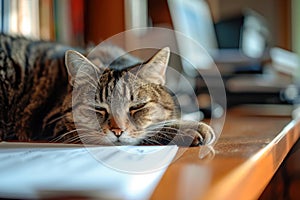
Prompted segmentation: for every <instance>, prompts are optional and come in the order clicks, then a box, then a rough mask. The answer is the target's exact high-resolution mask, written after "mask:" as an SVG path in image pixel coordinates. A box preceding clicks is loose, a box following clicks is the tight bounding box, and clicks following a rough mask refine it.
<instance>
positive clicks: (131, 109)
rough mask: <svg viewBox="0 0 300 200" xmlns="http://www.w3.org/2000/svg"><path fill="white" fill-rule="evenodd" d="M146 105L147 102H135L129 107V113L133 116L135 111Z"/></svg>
mask: <svg viewBox="0 0 300 200" xmlns="http://www.w3.org/2000/svg"><path fill="white" fill-rule="evenodd" d="M146 105H147V102H143V103H137V104H135V105H133V106H131V107H130V108H129V112H130V115H131V116H133V115H134V114H135V113H136V112H138V111H140V110H141V109H143V108H144V107H145V106H146Z"/></svg>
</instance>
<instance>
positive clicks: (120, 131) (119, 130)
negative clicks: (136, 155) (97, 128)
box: [111, 128, 123, 138]
mask: <svg viewBox="0 0 300 200" xmlns="http://www.w3.org/2000/svg"><path fill="white" fill-rule="evenodd" d="M111 131H112V132H113V133H114V134H115V136H116V137H117V138H118V137H120V136H121V135H122V133H123V131H122V130H121V129H119V128H113V129H111Z"/></svg>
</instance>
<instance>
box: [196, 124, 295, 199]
mask: <svg viewBox="0 0 300 200" xmlns="http://www.w3.org/2000/svg"><path fill="white" fill-rule="evenodd" d="M299 137H300V120H298V121H295V120H292V121H291V122H290V123H289V124H288V125H287V126H285V127H284V128H283V129H282V131H281V132H280V133H279V134H278V135H277V136H276V137H275V138H274V139H273V140H272V141H271V142H270V143H269V144H268V145H267V146H265V147H264V148H262V149H261V150H260V151H258V152H257V153H256V154H254V155H253V156H252V157H251V158H250V159H249V160H248V161H246V162H245V163H243V164H242V165H241V166H239V167H238V168H237V169H235V170H233V171H232V172H231V173H230V174H228V175H227V176H226V177H225V178H224V179H223V180H221V181H220V182H219V183H218V184H216V185H215V186H213V187H211V188H210V189H209V190H208V191H207V192H206V195H205V196H204V197H201V199H208V200H210V199H213V200H215V199H237V200H239V199H257V198H258V197H259V196H260V195H261V193H262V192H263V190H264V188H265V187H266V185H267V184H268V183H269V181H270V180H271V178H272V176H273V175H274V174H275V172H276V170H277V169H278V168H279V166H280V164H281V163H282V161H283V160H284V158H285V157H286V155H287V154H288V152H289V151H290V149H291V148H292V147H293V145H294V144H295V143H296V141H297V140H298V139H299ZM258 179H259V180H258ZM241 185H242V187H241ZM237 188H238V189H237Z"/></svg>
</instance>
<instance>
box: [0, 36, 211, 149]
mask: <svg viewBox="0 0 300 200" xmlns="http://www.w3.org/2000/svg"><path fill="white" fill-rule="evenodd" d="M0 36H1V38H0V141H1V140H20V141H29V140H46V141H58V142H68V143H74V142H83V143H89V144H103V145H111V144H114V145H137V144H177V143H181V144H180V145H185V146H186V145H188V146H189V145H190V144H192V145H198V144H206V143H210V142H212V140H213V139H214V133H213V131H212V129H211V128H210V127H209V126H207V125H205V124H203V123H198V122H187V121H181V120H180V119H179V115H178V107H177V105H176V104H175V101H174V99H173V97H172V96H171V95H170V94H169V93H168V92H167V90H166V89H165V87H164V82H165V71H166V67H167V64H168V59H169V54H170V52H169V50H168V48H165V49H163V50H161V51H159V52H158V53H157V54H156V55H155V56H154V57H153V58H152V59H150V60H149V61H148V62H145V63H141V62H140V61H139V60H138V59H136V58H134V57H132V56H130V55H128V54H127V55H124V54H125V52H124V51H123V50H121V49H119V48H117V47H115V46H109V45H108V46H104V47H102V48H98V49H96V50H94V51H92V52H91V53H90V57H89V58H90V60H88V59H86V58H85V57H84V56H82V55H81V54H80V53H78V52H76V51H67V53H66V56H64V55H65V52H66V50H67V49H70V48H68V47H65V46H61V45H58V44H54V43H50V42H41V41H31V40H27V39H24V38H19V37H11V36H6V35H0ZM64 59H65V63H66V66H67V67H65V65H64ZM90 61H92V62H93V63H94V64H93V63H92V62H90ZM68 75H69V76H68ZM182 141H185V142H182Z"/></svg>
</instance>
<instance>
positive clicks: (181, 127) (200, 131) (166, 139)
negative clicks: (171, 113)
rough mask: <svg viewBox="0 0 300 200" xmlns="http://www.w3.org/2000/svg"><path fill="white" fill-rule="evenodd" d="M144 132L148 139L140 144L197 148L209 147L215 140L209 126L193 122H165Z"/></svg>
mask: <svg viewBox="0 0 300 200" xmlns="http://www.w3.org/2000/svg"><path fill="white" fill-rule="evenodd" d="M146 132H147V136H148V137H147V138H145V139H144V140H143V141H142V144H159V145H172V144H175V145H178V146H199V145H210V144H212V143H213V142H214V140H215V133H214V131H213V129H212V128H211V127H210V126H209V125H207V124H205V123H203V122H195V121H184V120H171V121H166V122H163V123H158V124H155V125H152V126H150V127H148V128H147V129H146Z"/></svg>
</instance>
